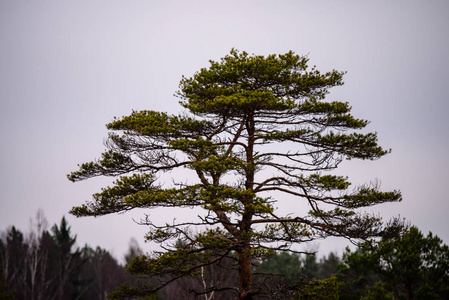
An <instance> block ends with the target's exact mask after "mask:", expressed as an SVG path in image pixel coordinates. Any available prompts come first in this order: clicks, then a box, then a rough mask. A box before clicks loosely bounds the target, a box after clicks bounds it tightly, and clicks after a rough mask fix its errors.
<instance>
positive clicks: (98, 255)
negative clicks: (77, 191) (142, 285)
mask: <svg viewBox="0 0 449 300" xmlns="http://www.w3.org/2000/svg"><path fill="white" fill-rule="evenodd" d="M46 224H47V221H46V220H45V218H44V217H43V213H42V212H41V211H40V212H38V214H37V217H36V220H35V221H33V222H32V224H31V226H30V227H31V228H32V230H31V231H30V232H28V233H27V234H24V233H23V232H22V231H20V230H19V229H17V228H16V227H15V226H12V227H10V228H8V229H6V230H5V231H4V232H2V236H1V239H0V299H33V300H39V299H45V300H47V299H48V300H52V299H55V300H60V299H106V296H107V294H108V293H110V292H112V291H113V290H114V289H115V286H116V285H117V283H118V282H125V281H130V280H131V278H130V276H129V275H127V274H126V272H125V270H124V268H123V267H122V266H120V265H119V263H118V262H117V260H116V259H115V258H114V257H112V256H111V254H110V253H109V252H108V251H106V250H104V249H102V248H100V247H97V248H95V249H94V248H92V247H90V246H89V245H85V246H84V247H83V248H79V247H76V245H75V242H76V235H73V234H72V233H71V230H70V226H69V225H68V223H67V220H66V219H65V218H64V217H63V218H62V220H61V222H60V224H59V225H58V224H55V225H53V226H52V227H51V229H50V230H47V229H46Z"/></svg>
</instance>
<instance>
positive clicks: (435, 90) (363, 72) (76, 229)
mask: <svg viewBox="0 0 449 300" xmlns="http://www.w3.org/2000/svg"><path fill="white" fill-rule="evenodd" d="M448 16H449V1H447V0H441V1H435V0H429V1H424V0H422V1H410V0H408V1H399V0H398V1H390V0H389V1H332V0H329V1H298V0H294V1H285V0H284V1H282V0H281V1H244V0H238V1H232V0H231V1H229V0H227V1H211V0H209V1H186V0H183V1H181V0H180V1H169V0H163V1H162V0H161V1H150V0H147V1H132V0H129V1H114V0H108V1H62V0H59V1H38V0H35V1H17V0H14V1H13V0H11V1H9V0H1V1H0V126H1V133H0V141H1V150H0V151H1V153H0V162H1V163H0V166H1V167H0V205H1V206H0V230H4V229H6V228H7V227H8V226H10V225H15V226H16V227H18V228H20V229H22V230H23V231H27V230H28V224H29V219H30V218H31V217H33V216H34V215H35V214H36V212H37V210H38V209H42V210H43V211H44V212H45V215H46V217H47V219H48V222H49V224H50V225H52V224H54V223H59V221H60V219H61V218H62V216H63V215H65V216H66V218H67V219H68V222H69V225H71V227H72V232H73V233H76V234H77V238H78V239H77V241H78V245H79V246H83V245H84V244H85V243H88V244H90V245H91V246H94V247H95V246H97V245H99V246H101V247H103V248H106V249H108V250H110V251H111V252H112V253H113V254H114V255H115V256H116V257H117V258H122V257H123V254H124V253H125V251H126V250H127V248H128V242H129V240H130V238H131V237H135V238H136V239H137V240H138V241H139V243H140V245H141V247H143V248H144V249H146V250H148V249H151V246H150V245H144V243H143V235H144V233H145V231H146V229H145V228H144V227H142V226H138V225H136V224H135V223H134V222H133V220H132V219H133V218H134V219H139V218H140V217H142V216H143V214H144V213H146V212H145V211H136V212H133V213H127V214H122V215H111V216H106V217H101V218H96V219H94V218H81V219H76V218H75V217H73V216H71V215H69V214H68V211H69V210H70V208H71V207H72V206H75V205H80V204H82V203H84V202H85V201H86V200H90V199H91V194H93V193H95V192H97V191H99V189H100V188H101V187H102V186H105V185H107V184H109V183H110V180H106V179H91V180H88V181H85V182H80V183H75V184H74V183H71V182H69V181H68V180H67V179H66V174H68V173H69V172H71V171H74V170H76V169H77V164H78V163H83V162H87V161H91V160H93V159H95V158H97V157H98V156H99V155H100V153H101V152H102V151H103V150H104V146H103V140H104V138H105V137H106V136H107V131H106V128H105V124H106V123H108V122H110V121H111V120H112V119H113V117H114V116H118V117H120V116H124V115H128V114H130V113H131V111H132V110H142V109H148V110H160V111H168V112H170V113H178V112H181V107H180V106H179V104H178V99H177V98H175V97H174V96H173V94H174V93H175V92H176V91H177V88H178V83H179V81H180V79H181V76H182V75H185V76H191V75H193V74H194V72H196V71H198V70H199V69H200V68H202V67H207V66H208V64H209V63H208V60H209V59H213V60H219V59H220V58H221V57H223V56H225V55H226V54H227V53H229V51H230V50H231V48H233V47H235V48H237V49H239V50H242V51H243V50H245V51H247V52H250V53H255V54H263V55H266V54H272V53H277V54H280V53H285V52H287V51H289V50H292V51H294V52H295V53H297V54H301V55H308V56H309V58H310V64H311V65H317V68H318V69H319V70H321V71H322V72H325V71H330V70H332V69H337V70H340V71H347V72H348V73H347V75H346V76H345V85H344V86H342V87H337V88H334V89H332V90H331V93H330V95H329V97H328V99H329V100H341V101H348V102H349V103H350V104H351V105H352V106H353V114H354V115H355V116H356V117H359V118H364V119H368V120H370V121H371V123H370V125H369V126H368V129H369V130H370V131H376V132H378V135H379V142H380V144H381V145H382V146H384V147H385V148H391V149H392V153H391V154H390V155H387V156H386V157H384V158H382V159H381V160H379V161H375V162H371V161H367V162H365V161H362V162H360V161H350V162H348V163H346V162H345V163H344V164H343V165H342V166H341V168H340V169H339V170H338V172H339V173H340V174H345V175H349V177H350V179H352V180H353V182H355V183H364V182H369V181H370V180H373V179H376V178H378V179H379V180H380V181H381V182H382V187H383V188H384V189H385V190H392V189H399V190H401V191H402V193H403V198H404V200H403V202H402V203H395V204H386V205H382V206H376V207H373V208H369V209H368V210H367V211H369V212H372V211H373V212H376V213H377V212H378V213H380V214H381V215H383V216H385V217H386V218H387V219H388V218H389V217H390V216H393V215H401V216H402V217H404V218H406V219H407V220H408V221H409V222H410V223H411V224H413V225H417V226H418V227H419V228H420V229H421V230H422V231H423V232H425V233H427V232H428V231H432V232H433V233H434V234H436V235H438V236H440V237H441V238H443V239H444V241H445V243H446V244H447V243H449V218H448V216H447V215H448V213H449V197H448V193H447V184H448V179H447V170H448V169H449V158H448V155H449V133H448V130H449V118H448V116H447V114H448V113H449V88H448V84H449V76H448V75H447V74H448V73H447V72H448V70H449V33H448V32H449V18H448ZM281 205H282V204H279V206H281ZM288 205H289V204H288V203H285V204H284V206H283V207H284V208H286V209H287V210H288ZM188 213H189V212H188V209H185V210H177V211H175V216H179V215H188ZM151 214H152V216H154V218H159V219H160V220H164V218H165V219H167V218H172V216H173V215H172V214H170V211H167V210H164V211H154V210H153V211H151ZM170 220H171V219H168V220H167V221H170ZM343 245H344V243H342V242H327V243H323V244H321V245H320V251H323V252H322V253H324V252H325V251H335V250H337V251H340V252H341V250H342V247H343Z"/></svg>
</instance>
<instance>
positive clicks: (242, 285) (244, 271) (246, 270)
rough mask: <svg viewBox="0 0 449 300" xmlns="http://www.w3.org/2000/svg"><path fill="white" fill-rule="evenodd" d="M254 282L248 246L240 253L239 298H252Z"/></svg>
mask: <svg viewBox="0 0 449 300" xmlns="http://www.w3.org/2000/svg"><path fill="white" fill-rule="evenodd" d="M252 282H253V274H252V270H251V256H250V255H249V248H246V249H243V250H242V251H241V252H240V253H239V297H238V299H239V300H250V299H252V291H251V287H252Z"/></svg>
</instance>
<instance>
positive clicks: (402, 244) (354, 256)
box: [339, 227, 449, 300]
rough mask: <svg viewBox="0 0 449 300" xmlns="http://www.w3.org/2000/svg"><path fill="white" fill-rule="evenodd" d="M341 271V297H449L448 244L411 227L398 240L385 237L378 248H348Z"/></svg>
mask: <svg viewBox="0 0 449 300" xmlns="http://www.w3.org/2000/svg"><path fill="white" fill-rule="evenodd" d="M343 261H344V264H343V265H342V266H341V270H340V275H339V276H340V281H341V282H342V283H343V284H342V294H341V296H342V299H353V298H352V297H354V295H355V294H357V295H361V296H365V297H367V299H373V298H374V297H376V296H375V295H377V294H385V296H384V297H385V298H388V299H390V298H392V297H394V299H426V300H427V299H447V298H448V295H449V271H448V270H449V247H448V246H447V245H445V244H443V242H442V240H441V239H440V238H438V237H437V236H433V235H432V233H429V234H428V235H427V237H425V236H424V235H423V234H422V233H421V231H419V230H418V228H416V227H411V228H410V229H409V230H408V231H407V232H406V233H404V234H403V235H402V236H401V237H400V238H397V239H383V240H382V241H381V242H380V243H379V244H378V245H377V246H376V247H374V248H373V247H368V246H366V247H363V248H361V249H359V250H357V251H355V252H350V251H349V250H347V252H346V253H345V255H344V257H343Z"/></svg>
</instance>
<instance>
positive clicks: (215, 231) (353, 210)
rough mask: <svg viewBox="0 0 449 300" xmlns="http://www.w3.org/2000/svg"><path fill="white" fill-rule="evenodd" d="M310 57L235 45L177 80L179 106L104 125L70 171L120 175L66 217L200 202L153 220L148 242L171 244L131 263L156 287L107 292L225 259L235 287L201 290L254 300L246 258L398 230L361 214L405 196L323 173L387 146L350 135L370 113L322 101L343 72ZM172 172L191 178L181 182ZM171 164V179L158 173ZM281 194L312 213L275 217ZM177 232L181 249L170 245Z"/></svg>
mask: <svg viewBox="0 0 449 300" xmlns="http://www.w3.org/2000/svg"><path fill="white" fill-rule="evenodd" d="M307 64H308V58H307V57H304V56H299V55H296V54H294V53H293V52H288V53H286V54H283V55H269V56H266V57H265V56H257V55H249V54H248V53H246V52H238V51H237V50H232V51H231V52H230V54H229V55H227V56H225V57H224V58H222V59H221V61H219V62H215V61H210V66H209V68H203V69H201V70H200V71H199V72H197V73H195V74H194V75H193V76H192V77H191V78H186V77H183V78H182V80H181V82H180V89H179V91H178V93H177V94H176V95H177V96H178V97H179V98H180V99H181V101H180V104H181V105H182V106H183V107H184V108H185V112H184V113H181V114H179V115H169V114H167V113H164V112H157V111H134V112H132V114H131V115H129V116H125V117H122V118H116V119H114V121H112V122H111V123H109V124H108V125H107V128H108V129H109V130H111V133H110V135H109V139H108V141H107V142H106V147H107V151H106V152H104V153H103V154H102V155H101V158H100V159H98V160H95V161H93V162H89V163H84V164H81V165H80V169H79V170H78V171H75V172H72V173H71V174H69V175H68V178H69V179H70V180H72V181H80V180H84V179H88V178H92V177H95V176H113V177H116V176H120V177H119V178H118V179H117V180H116V181H115V182H114V185H113V186H112V187H106V188H104V189H102V191H101V192H99V193H97V194H94V195H93V201H90V202H87V203H86V204H84V205H82V206H78V207H74V208H73V209H72V211H71V213H72V214H74V215H76V216H100V215H106V214H110V213H118V212H124V211H128V210H131V209H134V208H157V207H200V208H202V209H204V214H203V215H201V216H199V219H198V220H192V221H191V222H187V223H177V222H176V220H174V221H167V223H166V224H155V223H153V221H152V220H151V218H148V219H147V220H146V222H145V223H146V225H148V226H150V227H151V228H152V229H151V231H150V232H149V233H148V236H147V239H148V240H149V241H154V242H157V243H161V245H163V247H164V248H165V249H166V250H167V251H165V252H157V253H154V254H153V255H150V256H141V257H140V258H136V259H134V260H133V261H132V262H131V263H130V264H129V266H128V269H129V271H131V272H133V273H141V274H146V275H147V276H157V277H158V278H160V281H161V282H162V283H161V284H160V285H145V286H141V287H128V286H124V287H122V289H121V290H120V292H118V293H116V294H114V295H113V296H115V297H126V296H132V295H137V296H139V295H147V294H151V293H152V292H154V291H156V290H158V289H160V288H161V287H163V286H165V285H167V284H169V283H170V282H172V281H174V280H176V279H178V278H182V277H185V276H191V275H192V274H195V273H196V272H199V271H200V270H201V268H202V267H204V266H207V265H210V264H220V262H221V261H222V260H223V259H224V258H226V257H232V258H233V259H235V261H236V268H237V270H238V274H239V284H238V286H216V287H212V288H210V289H208V290H206V291H200V292H203V293H208V292H212V291H213V290H215V291H219V290H226V289H234V290H235V291H236V294H237V295H238V298H239V299H251V297H252V296H253V295H257V294H258V293H261V292H262V289H260V288H259V287H258V286H256V284H255V283H254V282H255V281H254V282H253V269H252V261H253V260H257V259H262V258H264V257H267V256H269V255H272V254H273V253H275V252H276V251H280V250H291V249H292V248H291V247H292V245H295V244H298V243H304V242H308V241H312V240H315V239H321V238H325V237H328V236H338V237H346V238H349V239H355V240H357V239H363V240H366V239H370V238H376V237H380V236H384V237H385V236H390V235H396V234H398V232H399V231H400V230H401V228H402V224H401V222H400V221H399V220H397V219H393V220H392V221H391V222H389V223H388V224H384V222H383V221H382V220H381V218H380V217H376V216H372V215H366V214H363V213H360V212H358V211H359V210H358V209H359V208H362V207H366V206H371V205H375V204H379V203H384V202H394V201H400V200H401V195H400V193H399V192H398V191H390V192H383V191H381V190H380V189H379V186H378V185H376V184H367V185H364V186H360V187H356V188H353V189H349V187H350V182H349V181H348V178H346V177H344V176H337V175H332V174H330V173H329V172H328V171H332V170H334V169H336V168H337V167H338V165H339V164H340V163H341V162H342V161H343V160H344V159H367V160H375V159H378V158H380V157H382V156H384V155H385V154H387V153H388V152H389V150H384V149H383V148H382V147H380V146H379V145H378V144H377V136H376V134H375V133H357V132H354V131H355V130H360V129H363V128H364V127H365V126H366V125H367V124H368V121H366V120H362V119H357V118H354V117H353V116H352V115H351V114H350V110H351V107H350V106H349V104H348V103H346V102H339V101H332V102H327V101H325V100H326V99H325V96H326V95H327V94H328V89H329V88H331V87H335V86H339V85H342V84H343V80H342V78H343V75H344V72H339V71H335V70H333V71H330V72H327V73H324V74H322V73H320V72H319V71H318V70H317V69H316V68H315V67H312V68H309V67H308V65H307ZM179 169H185V170H189V171H190V174H189V175H187V177H184V178H176V175H177V173H176V171H177V170H179ZM168 171H173V172H171V173H170V174H172V175H173V179H172V180H173V184H167V182H166V181H163V180H160V179H159V178H160V176H161V175H162V174H163V173H165V172H168ZM183 174H185V173H183ZM275 197H276V198H275ZM281 198H290V199H292V200H291V201H302V203H304V204H305V205H308V206H309V208H310V211H309V213H306V214H302V213H300V212H292V214H287V215H279V214H278V213H277V210H276V207H275V205H277V203H278V199H281ZM279 202H280V201H279ZM193 226H198V227H199V229H198V230H196V231H194V230H191V229H189V227H193ZM178 239H182V240H184V241H185V245H184V246H183V247H176V246H175V241H176V240H178Z"/></svg>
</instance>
